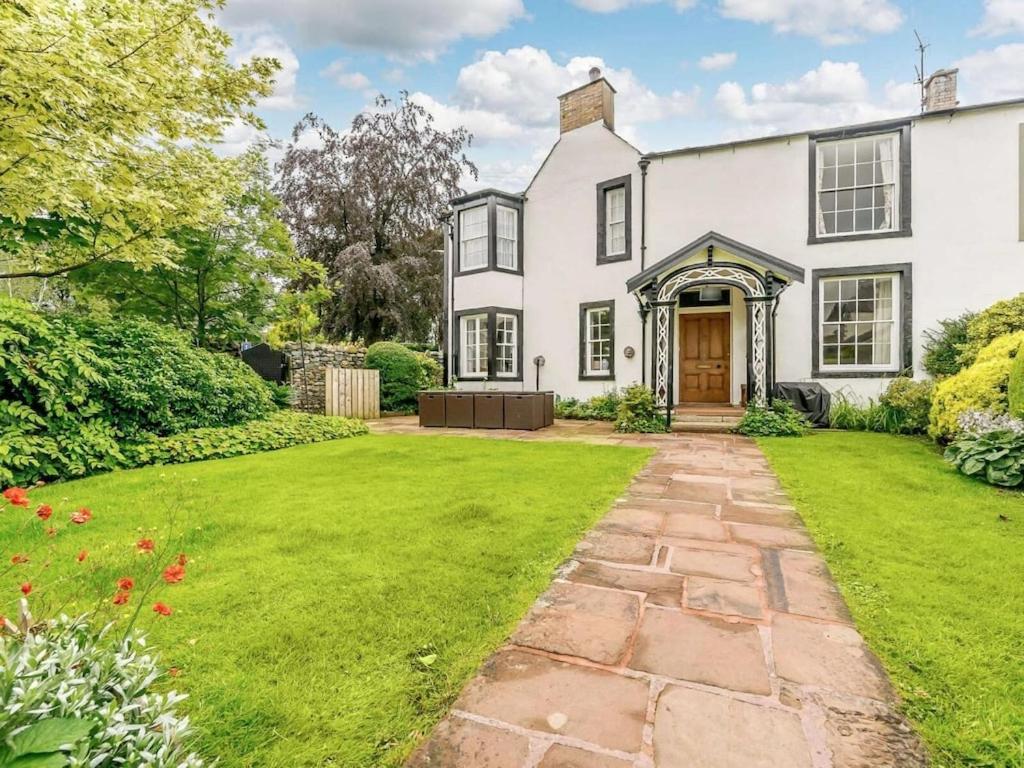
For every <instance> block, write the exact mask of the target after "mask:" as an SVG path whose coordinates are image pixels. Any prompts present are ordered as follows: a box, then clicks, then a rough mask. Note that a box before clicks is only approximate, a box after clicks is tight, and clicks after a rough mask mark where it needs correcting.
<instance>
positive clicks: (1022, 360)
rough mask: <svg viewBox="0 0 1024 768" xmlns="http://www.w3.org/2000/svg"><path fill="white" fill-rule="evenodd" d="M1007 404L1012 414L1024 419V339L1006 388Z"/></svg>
mask: <svg viewBox="0 0 1024 768" xmlns="http://www.w3.org/2000/svg"><path fill="white" fill-rule="evenodd" d="M1006 404H1007V407H1008V409H1009V412H1010V414H1011V415H1012V416H1016V417H1017V418H1019V419H1024V341H1022V342H1021V345H1020V348H1019V349H1018V350H1017V357H1016V358H1014V360H1013V367H1012V368H1011V369H1010V381H1009V383H1008V385H1007V389H1006Z"/></svg>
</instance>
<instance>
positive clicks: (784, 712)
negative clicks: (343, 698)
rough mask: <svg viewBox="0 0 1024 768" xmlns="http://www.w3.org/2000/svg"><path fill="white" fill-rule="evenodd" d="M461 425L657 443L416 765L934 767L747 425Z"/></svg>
mask: <svg viewBox="0 0 1024 768" xmlns="http://www.w3.org/2000/svg"><path fill="white" fill-rule="evenodd" d="M577 425H579V426H577ZM373 429H374V431H377V432H407V433H412V432H421V433H430V434H434V433H436V432H439V431H441V432H449V433H450V432H458V430H419V429H418V428H417V427H416V426H415V422H410V421H409V420H404V421H399V420H386V421H385V422H378V423H376V424H374V425H373ZM466 433H467V434H473V435H476V436H481V437H484V436H486V437H498V436H505V437H512V438H515V439H537V440H541V439H543V440H551V439H585V440H587V441H588V442H617V443H621V442H629V443H638V444H645V445H654V446H656V447H657V448H658V452H657V454H656V455H655V456H654V457H653V458H652V460H651V461H650V462H649V463H648V465H647V466H646V467H645V468H644V470H643V471H641V472H640V473H639V475H638V476H637V477H636V478H635V479H634V481H633V483H632V485H631V486H630V487H629V489H628V491H627V492H626V494H625V495H624V496H623V497H622V498H620V499H618V500H617V502H616V503H615V505H614V507H613V509H612V510H611V511H610V512H609V513H608V515H607V516H605V518H604V519H603V520H602V521H601V522H600V523H598V525H597V526H596V527H595V529H594V530H592V531H591V532H590V533H589V534H587V536H586V537H585V538H584V539H583V541H581V542H580V544H579V546H578V547H577V549H576V552H575V554H574V555H573V557H572V558H571V559H570V560H569V561H568V562H567V563H565V564H564V566H563V567H562V568H561V569H560V571H559V573H558V574H557V575H556V578H555V580H554V581H553V583H552V585H551V587H550V588H549V589H548V591H547V592H545V593H544V594H543V595H542V596H541V597H540V598H539V599H538V600H537V602H536V603H535V604H534V606H533V608H532V609H531V610H530V612H529V613H528V615H527V616H526V617H525V618H524V619H523V621H522V623H521V624H520V625H519V627H518V628H517V629H516V631H515V632H514V634H513V635H512V637H511V638H510V640H509V642H508V644H507V645H506V646H505V647H503V648H501V649H500V650H498V651H497V652H496V653H495V654H494V655H493V656H492V657H491V658H490V659H489V660H488V661H487V662H486V663H485V664H484V666H483V667H482V669H481V670H480V672H479V674H478V675H477V677H476V678H475V679H473V680H472V681H471V682H470V683H469V684H468V685H467V686H466V688H465V690H464V691H463V693H462V695H461V697H460V698H459V699H458V701H457V702H456V703H455V705H454V707H453V709H452V712H451V714H450V715H449V716H448V717H447V718H446V719H445V720H444V721H443V722H442V723H441V724H440V725H439V726H438V728H437V729H436V731H435V732H434V734H433V735H432V736H431V737H430V739H429V740H428V741H427V742H426V743H425V744H424V745H423V746H422V747H421V749H420V750H419V751H418V752H417V753H416V754H415V755H414V756H413V757H412V758H411V760H410V761H409V763H408V766H409V768H437V767H443V768H630V767H632V768H769V767H771V768H805V767H806V768H854V767H855V766H856V767H857V768H864V767H867V766H900V767H901V768H907V767H913V766H924V765H927V759H926V757H925V753H924V750H923V748H922V747H921V745H920V743H919V741H918V739H917V737H916V736H915V734H914V733H913V732H912V731H911V729H910V728H909V727H908V726H907V724H906V723H905V722H904V721H903V720H902V718H901V717H900V716H899V715H898V714H896V712H895V710H894V708H893V707H894V704H895V696H894V693H893V691H892V689H891V687H890V685H889V682H888V680H887V678H886V675H885V673H884V671H883V670H882V668H881V667H880V665H879V664H878V662H877V661H876V659H875V658H874V657H873V656H872V654H871V653H870V652H869V651H868V650H867V648H866V647H865V645H864V642H863V640H862V639H861V637H860V635H859V633H858V632H857V630H856V629H855V628H854V627H853V626H852V625H851V623H850V617H849V614H848V613H847V610H846V606H845V604H844V603H843V600H842V598H841V596H840V595H839V593H838V591H837V589H836V587H835V585H834V584H833V582H832V579H831V577H830V575H829V573H828V570H827V568H826V566H825V563H824V561H823V560H822V559H821V557H820V556H819V555H818V554H816V553H815V552H814V547H813V545H812V542H811V540H810V538H809V537H808V535H807V533H806V531H805V530H804V528H803V526H802V524H801V523H800V521H799V518H798V517H797V516H796V514H795V511H794V509H793V507H792V506H791V505H790V503H789V499H788V498H787V496H786V495H785V494H784V493H783V492H782V490H781V488H780V487H779V484H778V482H777V480H776V478H775V476H774V474H773V473H772V471H771V469H770V468H769V467H768V464H767V461H766V460H765V458H764V456H763V455H762V454H761V452H760V450H759V449H758V448H757V446H756V445H755V444H754V443H753V442H752V441H749V440H746V439H745V438H741V437H734V436H728V435H671V436H669V435H665V436H660V435H659V436H647V437H640V436H637V437H631V436H621V435H614V434H612V433H610V431H609V430H608V428H607V425H603V424H598V425H595V424H594V423H592V422H591V423H587V422H575V423H574V422H559V423H558V424H557V425H556V426H555V427H553V428H549V429H548V430H543V431H542V432H537V433H517V432H511V433H505V434H504V435H503V434H501V433H500V432H486V433H481V432H478V431H470V430H466Z"/></svg>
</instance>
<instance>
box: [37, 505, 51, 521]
mask: <svg viewBox="0 0 1024 768" xmlns="http://www.w3.org/2000/svg"><path fill="white" fill-rule="evenodd" d="M52 514H53V507H51V506H50V505H49V504H40V505H39V507H38V509H36V517H38V518H39V519H40V520H49V519H50V515H52Z"/></svg>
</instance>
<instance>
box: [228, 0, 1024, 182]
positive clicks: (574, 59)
mask: <svg viewBox="0 0 1024 768" xmlns="http://www.w3.org/2000/svg"><path fill="white" fill-rule="evenodd" d="M218 22H219V23H220V24H221V25H222V26H223V27H225V28H226V29H227V30H228V31H229V32H230V33H231V34H232V36H233V37H234V39H235V47H234V49H233V50H232V53H231V55H232V58H233V59H234V60H235V61H237V62H241V61H244V60H246V59H248V58H250V57H252V56H273V57H276V58H277V59H278V60H279V62H280V63H281V65H282V68H281V70H280V71H279V73H278V76H277V81H276V83H275V88H274V93H273V94H272V95H271V96H270V97H268V98H266V99H263V100H262V101H261V102H260V105H259V109H258V110H257V112H258V114H259V115H260V117H261V118H262V119H263V120H264V121H265V123H266V126H267V128H266V134H267V136H269V137H270V138H272V139H275V140H278V141H281V142H287V141H288V140H289V138H290V136H291V133H292V127H293V126H294V125H295V123H296V122H297V121H298V120H299V119H300V118H301V117H302V116H303V115H305V114H306V113H308V112H313V113H315V114H317V115H319V116H320V117H322V118H324V119H325V120H327V122H328V123H330V124H331V125H332V126H334V127H335V128H336V129H338V130H344V129H345V128H346V127H347V126H348V125H349V124H350V122H351V120H352V118H353V116H355V115H356V114H358V113H359V112H360V111H362V110H364V109H366V108H367V107H369V106H370V105H372V104H373V100H374V97H375V96H376V95H377V94H381V93H383V94H385V95H386V96H388V97H391V98H396V97H398V95H399V94H400V93H401V92H402V91H407V92H408V93H409V94H410V98H412V99H413V100H415V101H416V102H417V103H419V104H421V105H423V106H424V107H425V108H426V109H427V110H428V111H429V112H430V113H431V114H432V115H433V116H434V117H435V121H436V124H437V125H438V126H439V127H441V128H446V129H447V128H452V127H456V126H460V125H462V126H465V127H467V128H468V129H469V130H470V131H471V132H472V133H473V136H474V139H473V144H472V147H471V150H470V153H469V155H470V157H471V159H472V160H473V161H474V162H475V163H476V164H477V166H478V167H479V179H476V180H474V179H471V178H466V179H464V180H463V186H465V187H466V189H467V190H473V189H477V188H481V187H497V188H499V189H504V190H506V191H510V192H518V191H521V190H522V189H524V188H525V186H526V184H527V183H528V182H529V180H530V178H531V176H532V175H533V173H534V171H535V170H536V169H537V167H538V165H539V164H540V162H541V160H542V159H543V157H544V156H545V155H546V154H547V152H548V150H549V149H550V148H551V145H552V144H553V143H554V142H555V141H556V140H557V138H558V111H557V106H558V102H557V96H558V95H559V94H560V93H562V92H564V91H566V90H569V89H570V88H572V87H574V86H576V85H580V84H582V83H585V82H587V73H588V71H589V70H590V68H591V67H593V66H598V67H600V68H601V69H602V71H603V73H604V75H605V77H607V78H608V80H609V82H611V83H612V85H613V86H614V87H615V88H616V90H617V91H618V95H617V97H616V123H617V125H616V130H617V132H618V133H619V134H620V135H622V136H623V137H624V138H626V139H627V140H628V141H630V142H631V143H633V144H634V145H635V146H637V147H638V148H639V149H641V150H642V151H645V152H649V151H658V150H665V149H675V148H679V147H686V146H694V145H701V144H712V143H716V142H721V141H730V140H734V139H739V138H748V137H754V136H766V135H770V134H774V133H786V132H790V131H800V130H808V129H814V128H825V127H829V126H837V125H847V124H851V123H857V122H867V121H871V120H876V119H883V118H886V117H897V116H904V115H911V114H914V113H916V112H918V111H919V103H920V92H919V86H917V85H915V84H914V80H915V78H916V73H915V65H916V64H917V63H918V54H917V52H916V50H915V48H916V45H917V40H916V38H915V37H914V31H915V30H917V32H919V33H920V35H921V37H922V38H923V39H924V40H925V42H926V43H928V45H929V47H928V49H927V52H926V59H925V69H926V71H927V72H929V73H930V72H932V71H935V70H937V69H940V68H943V67H954V66H955V67H959V69H960V95H959V98H960V103H961V104H962V105H966V104H977V103H982V102H987V101H997V100H1001V99H1010V98H1017V97H1024V0H227V3H226V5H225V7H224V8H223V10H222V11H221V12H220V14H219V17H218ZM256 138H257V135H256V132H255V130H254V129H251V128H250V127H248V126H242V125H238V126H234V127H232V128H231V129H229V131H228V132H227V133H226V135H225V141H224V144H223V145H222V150H223V151H224V152H225V153H228V154H230V153H235V152H239V151H241V150H242V149H244V148H245V147H246V146H247V145H248V144H250V143H251V142H252V141H254V140H255V139H256ZM304 138H306V140H308V137H304ZM271 155H272V158H273V157H274V156H279V155H280V149H278V150H276V151H272V152H271Z"/></svg>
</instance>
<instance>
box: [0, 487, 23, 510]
mask: <svg viewBox="0 0 1024 768" xmlns="http://www.w3.org/2000/svg"><path fill="white" fill-rule="evenodd" d="M3 497H4V498H5V499H7V503H8V504H10V505H11V506H12V507H27V506H28V493H27V492H26V491H25V489H24V488H17V487H15V488H8V489H7V490H6V491H4V493H3Z"/></svg>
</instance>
